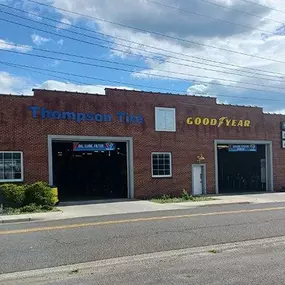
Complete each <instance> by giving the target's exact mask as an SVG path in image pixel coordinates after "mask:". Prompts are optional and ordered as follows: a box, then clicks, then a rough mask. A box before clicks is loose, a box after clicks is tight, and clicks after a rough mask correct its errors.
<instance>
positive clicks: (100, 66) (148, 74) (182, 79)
mask: <svg viewBox="0 0 285 285" xmlns="http://www.w3.org/2000/svg"><path fill="white" fill-rule="evenodd" d="M0 52H9V53H16V54H21V55H26V56H31V57H38V58H45V59H52V60H58V61H64V62H69V63H76V64H82V65H87V66H93V67H98V68H104V69H109V70H116V71H123V72H128V73H132V72H136V71H134V70H128V69H123V68H117V67H113V66H112V67H111V66H105V65H99V64H92V63H88V62H80V61H75V60H70V59H63V58H57V57H51V56H45V55H37V54H30V53H27V52H19V51H13V50H6V49H0ZM100 61H103V62H104V60H100ZM122 65H123V63H122ZM162 72H164V71H162ZM136 73H140V72H136ZM141 74H142V75H147V76H150V77H158V78H165V79H172V80H177V81H185V82H195V83H200V84H201V83H202V84H209V85H217V86H226V87H231V88H237V89H245V90H251V91H258V92H271V93H277V94H280V93H281V92H276V91H271V90H270V91H268V90H263V89H262V90H261V89H256V88H250V87H244V86H235V85H230V84H222V83H218V82H207V81H200V80H190V79H185V78H179V77H174V76H168V75H157V74H152V73H147V72H143V73H141ZM185 75H186V74H185ZM187 76H196V77H202V78H208V79H211V80H213V79H216V80H221V81H228V82H233V83H241V84H247V85H256V86H259V87H267V88H274V89H280V90H285V88H281V87H280V88H279V87H276V86H267V85H262V84H255V83H246V82H240V81H234V80H228V79H222V78H213V77H207V76H202V75H201V76H200V75H195V74H187Z"/></svg>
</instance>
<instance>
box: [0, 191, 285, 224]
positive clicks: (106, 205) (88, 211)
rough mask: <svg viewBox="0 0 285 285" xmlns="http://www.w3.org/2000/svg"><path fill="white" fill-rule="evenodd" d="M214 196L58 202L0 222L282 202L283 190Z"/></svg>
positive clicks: (284, 196) (283, 199) (284, 199)
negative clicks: (50, 209)
mask: <svg viewBox="0 0 285 285" xmlns="http://www.w3.org/2000/svg"><path fill="white" fill-rule="evenodd" d="M212 197H213V198H215V199H216V200H213V201H203V202H185V203H171V204H157V203H153V202H150V201H139V200H138V201H135V200H128V201H96V202H94V203H93V204H91V203H88V204H81V205H66V206H59V207H58V209H59V210H60V211H58V212H48V213H35V214H22V215H10V216H5V215H2V216H1V215H0V224H1V223H15V222H27V221H44V220H61V219H72V218H82V217H95V216H107V215H118V214H130V213H142V212H154V211H165V210H183V209H187V208H189V209H190V208H196V207H202V206H210V205H229V204H261V203H277V202H283V203H284V202H285V193H262V194H248V195H227V196H217V195H215V196H212Z"/></svg>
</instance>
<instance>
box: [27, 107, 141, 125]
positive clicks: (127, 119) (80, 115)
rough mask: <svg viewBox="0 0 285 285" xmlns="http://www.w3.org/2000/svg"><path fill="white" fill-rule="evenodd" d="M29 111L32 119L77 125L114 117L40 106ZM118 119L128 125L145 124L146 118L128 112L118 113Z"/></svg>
mask: <svg viewBox="0 0 285 285" xmlns="http://www.w3.org/2000/svg"><path fill="white" fill-rule="evenodd" d="M28 110H29V111H31V113H32V118H34V119H37V118H40V119H53V120H68V121H75V122H77V123H81V122H85V121H89V122H90V121H95V122H98V123H100V122H112V121H113V116H112V115H111V114H101V113H84V112H70V111H58V110H49V109H46V108H44V107H39V106H29V107H28ZM116 118H117V120H118V121H119V122H120V123H126V124H143V123H144V118H143V116H142V115H136V116H135V115H131V114H129V113H128V112H117V113H116Z"/></svg>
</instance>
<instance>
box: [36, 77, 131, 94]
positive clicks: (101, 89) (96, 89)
mask: <svg viewBox="0 0 285 285" xmlns="http://www.w3.org/2000/svg"><path fill="white" fill-rule="evenodd" d="M36 88H39V89H50V90H61V91H71V92H82V93H91V94H102V95H104V94H105V88H122V89H130V90H131V89H133V88H129V87H126V86H107V85H80V84H79V85H78V84H74V83H66V82H61V81H56V80H47V81H45V82H43V83H42V84H38V85H37V86H36Z"/></svg>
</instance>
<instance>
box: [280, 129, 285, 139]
mask: <svg viewBox="0 0 285 285" xmlns="http://www.w3.org/2000/svg"><path fill="white" fill-rule="evenodd" d="M281 138H282V140H285V131H282V132H281Z"/></svg>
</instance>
